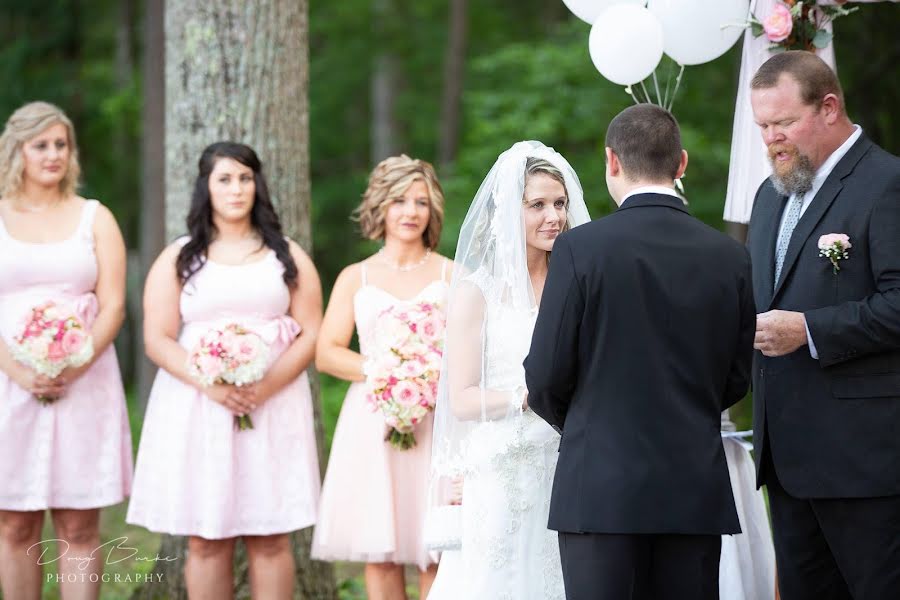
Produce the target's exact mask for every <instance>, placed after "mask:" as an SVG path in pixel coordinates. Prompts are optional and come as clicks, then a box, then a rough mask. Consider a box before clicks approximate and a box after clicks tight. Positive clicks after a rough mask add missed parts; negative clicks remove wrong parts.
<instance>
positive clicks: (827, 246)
mask: <svg viewBox="0 0 900 600" xmlns="http://www.w3.org/2000/svg"><path fill="white" fill-rule="evenodd" d="M818 246H819V256H822V257H824V258H827V259H828V260H829V261H831V267H832V270H833V271H834V274H835V275H837V272H838V271H840V270H841V267H840V266H838V262H839V261H842V260H846V259H848V258H850V253H849V252H848V250H850V248H852V247H853V244H851V243H850V236H848V235H847V234H846V233H826V234H825V235H823V236H821V237H820V238H819V244H818Z"/></svg>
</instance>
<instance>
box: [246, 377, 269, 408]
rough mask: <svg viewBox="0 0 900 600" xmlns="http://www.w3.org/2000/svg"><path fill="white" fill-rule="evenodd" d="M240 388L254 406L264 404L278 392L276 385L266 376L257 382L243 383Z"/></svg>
mask: <svg viewBox="0 0 900 600" xmlns="http://www.w3.org/2000/svg"><path fill="white" fill-rule="evenodd" d="M238 389H239V390H240V391H241V393H242V394H243V395H244V398H246V399H247V400H248V401H249V402H251V403H252V404H253V406H254V408H256V407H259V406H262V405H263V404H264V403H265V402H266V400H268V399H269V398H271V397H272V396H274V395H275V394H276V392H278V390H276V389H275V386H274V385H272V383H271V380H270V379H269V378H268V377H265V376H264V377H263V378H262V379H260V380H259V381H257V382H255V383H251V384H249V385H242V386H241V387H240V388H238Z"/></svg>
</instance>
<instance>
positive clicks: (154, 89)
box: [132, 0, 166, 414]
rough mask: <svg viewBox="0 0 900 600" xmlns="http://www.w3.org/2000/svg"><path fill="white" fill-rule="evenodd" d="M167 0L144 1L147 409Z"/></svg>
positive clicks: (160, 225)
mask: <svg viewBox="0 0 900 600" xmlns="http://www.w3.org/2000/svg"><path fill="white" fill-rule="evenodd" d="M164 14H165V2H164V0H146V2H145V3H144V56H143V68H142V71H143V74H144V85H143V116H142V122H141V130H142V135H141V171H142V172H141V211H140V219H139V228H140V259H139V263H140V266H139V269H138V272H139V277H140V282H141V283H140V284H139V285H137V286H135V289H137V293H136V294H135V296H137V297H136V298H134V302H133V304H132V309H133V314H135V315H136V318H135V322H136V326H135V337H136V340H137V342H136V344H135V346H136V347H135V354H136V359H135V365H136V369H137V383H138V406H139V409H140V411H141V413H142V414H143V412H144V409H145V408H146V407H147V397H148V396H149V395H150V386H151V385H152V384H153V377H154V376H155V374H156V366H155V365H154V364H153V363H152V362H150V360H149V359H148V358H147V356H146V355H145V354H144V329H143V321H144V311H143V302H142V296H143V282H144V281H145V280H146V277H147V271H149V270H150V266H151V265H152V264H153V261H154V260H155V259H156V256H157V255H158V254H159V253H160V251H161V250H162V249H163V246H164V245H165V241H166V230H165V229H166V205H165V179H166V147H165V124H166V119H165V109H166V106H165V101H166V94H165V87H166V78H165V30H164Z"/></svg>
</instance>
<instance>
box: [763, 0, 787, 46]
mask: <svg viewBox="0 0 900 600" xmlns="http://www.w3.org/2000/svg"><path fill="white" fill-rule="evenodd" d="M762 26H763V30H764V31H765V32H766V37H767V38H769V41H770V42H783V41H784V40H786V39H787V38H788V36H789V35H791V31H793V29H794V18H793V17H792V16H791V11H790V9H789V8H788V7H787V6H785V5H784V4H776V5H775V7H774V8H773V9H772V12H771V13H769V16H768V17H766V18H765V19H764V20H763V22H762Z"/></svg>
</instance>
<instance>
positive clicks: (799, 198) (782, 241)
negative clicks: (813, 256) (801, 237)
mask: <svg viewBox="0 0 900 600" xmlns="http://www.w3.org/2000/svg"><path fill="white" fill-rule="evenodd" d="M803 196H804V194H797V195H795V196H794V197H793V198H791V201H790V202H789V203H788V207H787V216H785V218H784V225H783V226H782V227H781V232H780V233H779V234H778V245H777V246H775V283H774V285H773V290H774V289H775V288H777V287H778V278H779V277H781V267H782V266H784V257H785V255H786V254H787V250H788V246H789V245H790V243H791V235H792V234H793V233H794V228H795V227H797V222H798V221H800V209H801V208H803Z"/></svg>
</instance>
